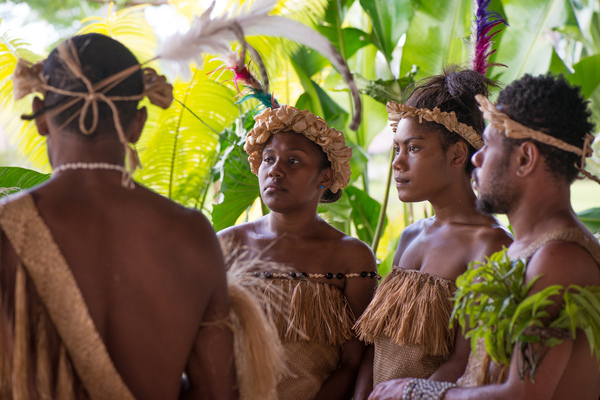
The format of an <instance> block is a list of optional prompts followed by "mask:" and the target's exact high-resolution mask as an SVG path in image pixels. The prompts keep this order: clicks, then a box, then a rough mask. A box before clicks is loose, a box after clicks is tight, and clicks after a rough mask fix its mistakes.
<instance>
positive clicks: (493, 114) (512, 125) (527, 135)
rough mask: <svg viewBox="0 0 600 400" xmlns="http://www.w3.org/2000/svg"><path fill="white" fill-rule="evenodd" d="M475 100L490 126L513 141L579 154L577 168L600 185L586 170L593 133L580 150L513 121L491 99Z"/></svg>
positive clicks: (585, 137) (587, 134)
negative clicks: (517, 140)
mask: <svg viewBox="0 0 600 400" xmlns="http://www.w3.org/2000/svg"><path fill="white" fill-rule="evenodd" d="M475 99H476V100H477V102H478V103H479V109H480V110H481V112H483V117H484V118H485V119H487V120H488V121H490V124H492V126H494V128H496V129H498V130H499V131H502V132H504V135H505V136H506V137H508V138H511V139H533V140H535V141H537V142H540V143H544V144H547V145H549V146H553V147H557V148H559V149H561V150H564V151H568V152H569V153H574V154H577V155H578V156H580V157H581V161H580V164H579V165H577V164H576V165H575V167H576V168H577V169H578V170H579V171H580V172H581V173H582V174H583V175H584V176H586V177H587V178H589V179H591V180H593V181H595V182H597V183H599V184H600V178H598V177H596V176H594V175H592V174H591V173H589V172H588V171H586V170H585V159H586V157H591V156H592V143H593V142H594V135H592V134H591V133H586V134H585V136H584V138H583V147H582V148H579V147H577V146H573V145H572V144H569V143H566V142H564V141H562V140H560V139H557V138H555V137H554V136H550V135H548V134H546V133H544V132H541V131H537V130H535V129H531V128H528V127H526V126H525V125H523V124H521V123H519V122H517V121H515V120H513V119H511V118H510V117H509V116H508V115H506V114H505V113H503V112H501V111H500V110H498V109H497V108H496V106H495V105H494V104H493V103H492V102H491V101H490V99H488V98H487V97H485V96H483V95H480V94H478V95H476V96H475Z"/></svg>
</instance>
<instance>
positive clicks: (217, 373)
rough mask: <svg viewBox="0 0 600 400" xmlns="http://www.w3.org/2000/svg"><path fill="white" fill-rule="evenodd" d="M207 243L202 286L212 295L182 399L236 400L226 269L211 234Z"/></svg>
mask: <svg viewBox="0 0 600 400" xmlns="http://www.w3.org/2000/svg"><path fill="white" fill-rule="evenodd" d="M206 240H209V241H210V242H211V243H210V244H209V246H211V249H212V251H211V253H210V254H209V255H208V257H206V258H204V260H205V262H206V263H207V264H208V265H209V266H210V269H208V268H207V271H209V272H210V274H209V276H207V277H206V280H205V285H207V286H208V285H210V290H212V292H213V293H212V296H211V298H210V300H209V303H208V305H207V307H206V311H205V312H204V315H203V318H202V322H201V326H200V328H199V331H198V335H197V337H196V341H195V343H194V346H193V349H192V352H191V355H190V358H189V360H188V364H187V366H186V373H187V375H188V378H189V381H190V389H189V391H187V392H186V393H185V394H184V395H183V396H182V398H183V399H219V400H221V399H223V400H229V399H237V398H238V397H239V395H238V391H237V377H236V369H235V358H234V353H233V333H232V332H231V330H230V329H229V327H228V326H229V325H228V322H229V321H228V316H229V296H228V294H227V279H226V276H225V268H224V266H223V258H222V255H221V252H220V250H219V247H218V243H217V240H216V238H215V237H214V234H213V236H212V238H210V239H206ZM211 261H212V262H211ZM207 273H208V272H207ZM207 282H210V284H209V283H207ZM205 288H206V287H205Z"/></svg>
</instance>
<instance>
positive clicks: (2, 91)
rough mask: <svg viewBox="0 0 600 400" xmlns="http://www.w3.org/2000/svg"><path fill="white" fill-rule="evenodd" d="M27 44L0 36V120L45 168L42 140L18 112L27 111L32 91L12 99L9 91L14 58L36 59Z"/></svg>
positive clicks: (34, 162)
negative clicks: (22, 96)
mask: <svg viewBox="0 0 600 400" xmlns="http://www.w3.org/2000/svg"><path fill="white" fill-rule="evenodd" d="M27 45H28V44H27V43H25V42H23V41H22V40H20V39H18V38H13V37H11V36H10V34H8V33H4V34H2V35H1V36H0V109H1V112H0V123H1V124H2V127H3V128H4V131H5V132H6V133H7V137H8V140H9V141H10V143H11V144H12V145H14V146H16V148H17V150H18V151H19V152H20V153H22V154H24V155H25V156H26V157H27V159H28V161H29V162H30V163H31V165H32V166H33V167H34V168H37V169H40V170H42V171H44V172H49V170H50V168H49V165H48V155H47V153H46V141H45V140H44V138H43V137H41V136H40V135H38V133H37V129H36V128H35V124H34V123H33V122H31V121H28V122H25V121H23V120H21V115H23V114H29V113H31V100H32V98H33V95H28V96H26V97H25V98H23V99H21V100H19V101H15V100H14V98H13V95H12V92H13V85H12V80H11V76H12V73H13V71H14V69H15V66H16V65H17V60H18V59H19V58H23V59H25V60H27V61H32V62H34V61H37V60H39V59H40V58H41V57H40V56H39V55H37V54H35V53H33V52H31V51H30V50H28V49H27V47H26V46H27Z"/></svg>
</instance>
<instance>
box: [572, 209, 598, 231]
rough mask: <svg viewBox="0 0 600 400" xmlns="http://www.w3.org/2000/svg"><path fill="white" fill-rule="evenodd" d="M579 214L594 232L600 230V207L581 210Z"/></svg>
mask: <svg viewBox="0 0 600 400" xmlns="http://www.w3.org/2000/svg"><path fill="white" fill-rule="evenodd" d="M577 216H578V217H579V220H580V221H581V222H583V223H584V224H585V226H586V227H587V228H588V229H589V230H590V231H591V232H592V233H594V232H598V231H600V207H595V208H590V209H588V210H585V211H581V212H579V213H577Z"/></svg>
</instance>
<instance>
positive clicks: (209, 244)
mask: <svg viewBox="0 0 600 400" xmlns="http://www.w3.org/2000/svg"><path fill="white" fill-rule="evenodd" d="M14 83H15V85H14V86H15V95H16V96H17V97H19V96H22V95H24V94H27V93H30V92H34V91H36V92H41V93H42V94H44V98H43V99H40V98H35V99H34V100H33V109H34V118H35V122H36V125H37V128H38V131H39V133H40V134H41V135H43V136H45V137H46V138H47V144H48V155H49V159H50V163H51V164H52V166H53V168H54V172H53V176H52V178H51V179H50V181H48V182H47V183H46V184H44V185H42V186H40V187H36V188H34V189H33V190H31V191H29V192H24V193H20V194H18V195H16V196H14V197H10V198H8V199H7V200H6V201H4V202H3V203H2V205H1V206H0V229H1V231H2V235H1V237H0V240H1V254H0V257H1V258H0V265H1V268H0V292H1V293H2V304H1V307H2V318H1V322H0V354H1V363H0V397H1V398H2V399H50V398H53V399H54V398H56V399H106V400H109V399H112V400H116V399H133V398H139V399H150V400H151V399H156V400H164V399H176V398H178V396H179V393H180V388H181V376H182V372H183V371H185V372H186V373H187V375H188V377H189V382H190V388H189V390H188V391H187V392H186V393H185V396H184V398H194V399H196V398H211V399H234V398H237V388H236V371H235V366H234V362H233V338H232V334H231V332H230V330H229V329H227V328H226V327H225V326H224V324H217V323H213V321H221V320H223V319H224V318H225V317H226V316H227V315H228V313H229V300H228V296H227V286H226V278H225V272H224V268H223V259H222V255H221V252H220V250H219V244H218V241H217V239H216V236H215V234H214V231H213V230H212V227H211V225H210V224H209V222H208V221H207V220H206V218H205V217H204V216H203V215H202V214H201V213H200V212H197V211H194V210H189V209H185V208H183V207H181V206H179V205H176V204H175V203H173V202H171V201H170V200H168V199H165V198H163V197H162V196H159V195H157V194H155V193H153V192H151V191H149V190H147V189H146V188H144V187H142V186H139V185H138V184H136V183H135V182H133V181H132V180H131V172H132V170H133V167H135V165H136V163H137V158H136V156H135V153H134V151H133V150H132V148H131V147H130V146H131V143H135V142H136V140H137V139H138V137H139V135H140V133H141V131H142V127H143V125H144V123H145V119H146V109H145V108H140V109H138V108H137V104H138V100H140V99H141V98H142V97H144V96H146V95H148V96H149V97H150V100H151V101H152V102H154V103H157V102H158V103H159V104H161V105H162V106H163V107H167V106H168V105H169V103H170V99H172V95H171V91H172V87H171V86H170V85H168V84H167V83H166V82H165V80H164V78H162V77H159V76H157V75H156V74H155V73H153V71H151V70H148V69H144V70H142V68H141V66H140V64H139V63H138V62H137V60H136V59H135V57H134V56H133V54H131V52H130V51H129V50H128V49H127V48H126V47H124V46H123V45H122V44H120V43H119V42H117V41H115V40H113V39H110V38H109V37H107V36H103V35H99V34H87V35H82V36H75V37H73V38H71V39H68V40H67V41H65V42H63V43H62V44H60V45H59V46H58V48H57V49H55V50H54V51H53V52H52V53H51V54H50V56H49V57H48V59H47V60H45V62H44V63H40V64H37V65H35V66H33V67H29V66H28V65H26V64H24V63H20V65H19V68H17V70H16V71H15V74H14ZM156 95H158V100H157V96H156ZM161 99H162V101H161ZM126 157H127V158H128V159H129V162H130V165H129V166H128V167H125V166H124V165H125V158H126ZM165 232H168V235H166V234H165Z"/></svg>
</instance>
